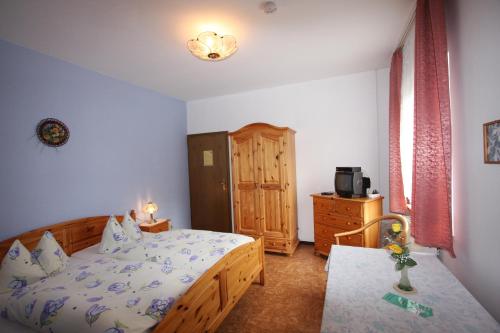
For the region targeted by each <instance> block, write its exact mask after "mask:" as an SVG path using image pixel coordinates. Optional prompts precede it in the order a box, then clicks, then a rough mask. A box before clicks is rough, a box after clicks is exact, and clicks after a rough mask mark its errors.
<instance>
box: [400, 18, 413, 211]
mask: <svg viewBox="0 0 500 333" xmlns="http://www.w3.org/2000/svg"><path fill="white" fill-rule="evenodd" d="M414 77H415V24H413V27H412V28H411V29H410V31H409V32H408V35H407V37H406V41H405V45H404V47H403V71H402V77H401V131H400V150H401V172H402V175H403V186H404V196H405V198H406V202H410V199H411V190H412V171H413V114H414V82H415V79H414Z"/></svg>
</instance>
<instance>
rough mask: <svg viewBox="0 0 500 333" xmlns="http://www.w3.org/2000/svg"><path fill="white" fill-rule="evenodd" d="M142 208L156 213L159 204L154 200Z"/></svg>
mask: <svg viewBox="0 0 500 333" xmlns="http://www.w3.org/2000/svg"><path fill="white" fill-rule="evenodd" d="M142 210H143V211H144V213H148V214H154V213H156V212H157V211H158V205H157V204H155V203H154V202H152V201H150V202H148V203H147V204H145V205H144V207H143V208H142Z"/></svg>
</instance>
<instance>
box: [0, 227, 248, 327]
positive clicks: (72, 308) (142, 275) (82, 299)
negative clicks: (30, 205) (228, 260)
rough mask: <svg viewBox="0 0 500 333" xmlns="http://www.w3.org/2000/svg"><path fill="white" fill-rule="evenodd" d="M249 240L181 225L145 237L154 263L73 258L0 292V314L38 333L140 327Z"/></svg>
mask: <svg viewBox="0 0 500 333" xmlns="http://www.w3.org/2000/svg"><path fill="white" fill-rule="evenodd" d="M250 241H252V239H251V238H249V237H245V236H241V235H234V234H225V233H214V232H206V231H195V230H178V231H175V232H167V233H161V234H156V235H154V236H153V235H151V236H150V237H146V239H145V240H144V242H143V244H142V245H143V246H144V247H146V248H147V249H148V251H151V252H152V253H154V254H155V255H157V258H158V260H157V261H156V262H153V261H130V260H121V259H116V258H111V257H109V256H107V255H96V256H94V257H91V258H89V259H85V260H83V259H80V258H73V257H72V258H70V260H69V264H68V267H67V268H66V269H65V270H64V271H63V272H61V273H59V274H57V275H55V276H52V277H48V278H45V279H43V280H40V281H38V282H35V283H33V284H30V285H27V286H25V287H22V288H19V289H16V290H14V292H9V293H3V294H0V304H1V308H0V315H1V316H2V317H4V318H7V319H9V320H14V321H17V322H19V323H22V324H23V325H26V326H29V327H31V328H32V329H34V330H37V331H41V332H54V333H57V332H106V333H121V332H122V333H125V332H145V331H148V330H149V329H151V328H152V327H153V326H154V325H155V324H156V323H157V322H158V321H160V320H161V319H162V318H163V317H164V316H165V314H166V313H167V312H168V310H169V309H170V308H171V307H172V305H173V304H174V303H175V301H176V300H177V299H178V298H179V297H181V296H182V295H183V294H184V293H185V292H186V291H187V290H188V289H189V287H190V286H191V285H192V284H193V283H194V282H195V281H196V279H197V278H198V277H200V276H201V275H202V274H203V273H204V272H205V271H207V270H208V269H209V268H210V267H211V266H212V265H213V264H215V263H216V262H217V261H218V260H219V259H220V258H222V257H223V256H224V255H225V254H226V253H228V252H229V251H231V250H232V249H234V248H236V247H238V246H239V245H242V244H244V243H248V242H250Z"/></svg>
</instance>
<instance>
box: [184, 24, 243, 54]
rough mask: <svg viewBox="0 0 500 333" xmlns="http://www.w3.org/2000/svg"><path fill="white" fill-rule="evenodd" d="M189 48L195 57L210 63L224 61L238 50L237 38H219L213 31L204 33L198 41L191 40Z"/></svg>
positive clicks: (188, 44)
mask: <svg viewBox="0 0 500 333" xmlns="http://www.w3.org/2000/svg"><path fill="white" fill-rule="evenodd" d="M187 48H188V50H189V51H191V53H192V54H193V55H194V56H195V57H198V58H200V59H202V60H208V61H220V60H224V59H226V58H227V57H229V56H230V55H232V54H233V53H234V52H236V50H237V49H238V47H237V46H236V38H234V37H233V36H229V35H226V36H219V35H217V34H216V33H215V32H212V31H206V32H202V33H201V34H199V35H198V37H197V38H196V39H190V40H189V41H188V42H187Z"/></svg>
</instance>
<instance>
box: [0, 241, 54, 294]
mask: <svg viewBox="0 0 500 333" xmlns="http://www.w3.org/2000/svg"><path fill="white" fill-rule="evenodd" d="M46 276H47V274H45V272H44V271H43V270H42V267H40V265H39V264H38V262H36V261H35V260H32V258H31V254H30V252H29V251H28V249H26V248H25V247H24V245H23V244H21V242H20V241H19V240H18V239H16V240H15V241H14V243H12V245H11V247H10V249H9V251H8V252H7V254H6V255H5V257H4V258H3V260H2V266H1V267H0V292H4V291H7V290H14V289H20V288H23V287H25V286H26V285H28V284H30V283H33V282H36V281H38V280H40V279H42V278H44V277H46Z"/></svg>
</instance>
